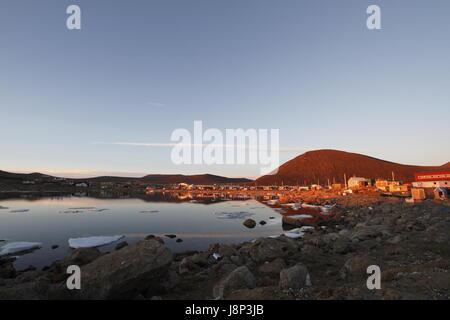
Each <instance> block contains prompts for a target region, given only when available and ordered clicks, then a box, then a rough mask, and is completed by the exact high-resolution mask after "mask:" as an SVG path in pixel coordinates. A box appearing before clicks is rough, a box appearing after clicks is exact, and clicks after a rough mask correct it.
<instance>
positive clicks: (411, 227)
mask: <svg viewBox="0 0 450 320" xmlns="http://www.w3.org/2000/svg"><path fill="white" fill-rule="evenodd" d="M314 226H315V228H314V230H310V231H308V232H307V233H305V234H304V236H303V238H299V239H292V238H289V237H286V236H284V235H282V236H280V237H277V238H259V239H256V240H255V241H252V242H245V243H240V244H236V245H223V244H215V245H211V246H210V247H209V249H208V250H206V251H202V252H185V253H182V254H175V255H174V254H173V253H172V252H171V251H170V250H169V249H167V248H166V247H165V246H164V241H163V240H162V239H161V238H158V237H155V236H151V235H150V236H148V237H147V238H146V239H145V240H142V241H139V242H137V243H133V244H130V245H128V244H126V243H120V244H118V246H117V247H116V250H115V251H113V252H110V253H106V254H102V253H100V251H99V250H98V249H95V248H88V249H76V250H74V251H72V252H71V254H70V255H69V256H67V257H66V258H64V259H62V260H60V261H57V262H55V263H53V264H52V265H51V266H50V267H48V268H45V270H41V271H39V270H33V269H30V270H25V271H21V272H16V270H14V267H13V264H12V260H11V259H7V258H2V259H0V299H153V300H157V299H165V300H166V299H167V300H173V299H198V300H205V299H245V300H252V299H263V300H265V299H446V300H447V299H450V273H449V272H450V203H449V202H434V201H430V200H428V201H424V202H422V203H417V204H405V203H404V202H402V201H401V200H398V199H389V200H386V201H383V202H381V203H378V204H372V205H371V206H370V207H369V206H367V205H365V204H351V205H347V206H340V207H338V208H337V210H335V211H334V212H333V214H332V215H330V217H329V219H327V220H320V221H316V223H315V224H314ZM73 264H75V265H78V266H80V267H81V275H82V280H81V281H82V288H81V290H68V289H67V287H66V279H67V277H68V276H69V275H68V274H66V269H67V266H69V265H73ZM369 265H378V266H379V267H380V268H381V272H382V273H381V289H380V290H369V289H367V286H366V281H367V278H368V276H369V275H368V274H367V272H366V271H367V267H368V266H369Z"/></svg>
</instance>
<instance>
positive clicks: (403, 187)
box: [389, 185, 410, 193]
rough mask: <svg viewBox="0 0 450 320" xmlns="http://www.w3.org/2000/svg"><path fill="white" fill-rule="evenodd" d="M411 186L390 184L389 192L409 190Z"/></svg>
mask: <svg viewBox="0 0 450 320" xmlns="http://www.w3.org/2000/svg"><path fill="white" fill-rule="evenodd" d="M409 189H410V186H408V185H398V186H396V185H390V186H389V192H403V193H405V192H409Z"/></svg>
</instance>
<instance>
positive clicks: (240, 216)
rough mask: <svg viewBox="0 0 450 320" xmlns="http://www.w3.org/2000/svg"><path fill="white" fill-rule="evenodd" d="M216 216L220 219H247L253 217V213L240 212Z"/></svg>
mask: <svg viewBox="0 0 450 320" xmlns="http://www.w3.org/2000/svg"><path fill="white" fill-rule="evenodd" d="M215 215H216V216H217V218H219V219H245V218H248V217H251V216H253V213H250V212H245V211H240V212H216V213H215Z"/></svg>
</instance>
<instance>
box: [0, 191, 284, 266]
mask: <svg viewBox="0 0 450 320" xmlns="http://www.w3.org/2000/svg"><path fill="white" fill-rule="evenodd" d="M2 206H3V207H8V208H9V209H0V239H7V240H10V241H31V242H42V243H43V246H42V248H41V249H38V250H36V251H34V252H32V253H28V254H25V255H22V256H20V257H19V259H17V261H16V263H15V264H16V268H18V269H19V270H20V269H22V268H25V267H27V266H29V265H34V266H36V267H38V268H42V267H44V266H46V265H49V264H50V263H51V262H53V261H55V260H57V259H61V258H63V257H64V256H66V255H67V253H68V252H69V251H70V248H69V247H68V242H67V241H68V239H69V238H77V237H89V236H111V235H124V236H125V237H126V238H125V239H124V240H126V241H127V242H128V243H131V242H134V241H137V240H140V239H142V238H144V237H145V236H147V235H149V234H154V235H161V236H164V235H165V234H175V235H176V236H177V238H181V239H182V240H183V242H180V243H177V242H176V239H177V238H175V239H169V238H167V237H164V241H165V243H166V246H167V247H169V248H170V249H171V250H172V251H174V252H181V251H186V250H204V249H206V248H207V247H208V245H209V244H211V243H218V242H220V243H238V242H242V241H246V240H251V239H254V238H256V237H260V236H269V235H275V234H280V233H282V231H283V230H282V225H281V216H280V214H279V213H278V212H276V211H274V210H273V209H271V208H269V207H267V206H264V205H263V204H262V203H260V202H258V201H256V200H245V201H224V202H215V203H210V204H204V203H190V202H164V201H148V200H147V201H144V200H142V199H97V198H89V197H83V198H80V197H62V198H61V197H59V198H40V199H37V200H26V199H8V200H0V207H2ZM80 207H93V208H96V209H107V210H104V211H101V212H95V211H83V212H78V213H73V212H70V211H69V212H64V211H67V210H69V209H70V208H80ZM22 209H29V211H28V212H17V213H12V212H11V210H22ZM142 211H146V212H142ZM149 211H155V212H149ZM218 212H248V213H251V214H253V216H251V217H250V218H252V219H254V220H255V221H257V222H259V221H261V220H264V221H266V222H268V224H267V225H264V226H261V225H259V224H258V225H257V226H256V227H255V228H254V229H248V228H246V227H245V226H243V225H242V222H243V221H244V220H243V219H219V218H218V216H217V215H216V214H215V213H218ZM271 217H272V219H270V218H271ZM121 241H123V240H121ZM4 243H5V242H0V245H3V244H4ZM53 245H58V246H59V248H57V249H52V248H51V247H52V246H53ZM115 245H116V244H115V243H114V244H110V245H107V246H104V247H101V248H100V249H101V250H102V251H110V250H113V249H114V247H115Z"/></svg>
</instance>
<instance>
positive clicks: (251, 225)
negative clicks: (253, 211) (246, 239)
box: [243, 219, 256, 229]
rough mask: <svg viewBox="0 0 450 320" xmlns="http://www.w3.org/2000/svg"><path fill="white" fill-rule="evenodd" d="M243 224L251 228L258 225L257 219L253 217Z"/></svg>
mask: <svg viewBox="0 0 450 320" xmlns="http://www.w3.org/2000/svg"><path fill="white" fill-rule="evenodd" d="M243 225H244V226H246V227H247V228H249V229H253V228H254V227H256V221H255V220H253V219H247V220H245V221H244V223H243Z"/></svg>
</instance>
